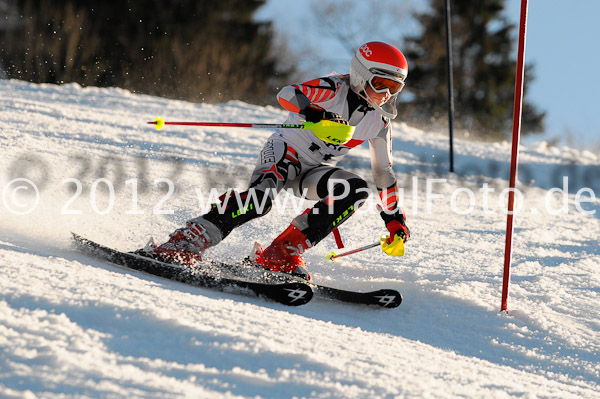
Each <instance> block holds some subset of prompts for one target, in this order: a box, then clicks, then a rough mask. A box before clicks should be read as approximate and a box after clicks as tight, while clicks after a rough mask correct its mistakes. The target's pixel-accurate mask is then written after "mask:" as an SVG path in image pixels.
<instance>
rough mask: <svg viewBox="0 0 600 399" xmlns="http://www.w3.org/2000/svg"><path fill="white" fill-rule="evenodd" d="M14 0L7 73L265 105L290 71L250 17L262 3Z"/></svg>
mask: <svg viewBox="0 0 600 399" xmlns="http://www.w3.org/2000/svg"><path fill="white" fill-rule="evenodd" d="M17 3H18V4H19V7H20V9H21V10H22V11H21V15H22V16H21V21H20V24H19V26H18V27H17V28H16V29H12V30H9V31H7V32H4V34H1V35H0V45H1V47H2V50H1V53H0V57H1V58H2V64H3V65H4V68H5V70H6V74H7V76H8V77H10V78H17V79H24V80H29V81H32V82H45V83H61V82H78V83H81V84H83V85H94V86H119V87H123V88H127V89H130V90H132V91H136V92H141V93H148V94H155V95H161V96H166V97H172V98H181V99H187V100H192V101H209V102H214V101H227V100H230V99H237V100H244V101H251V102H256V103H272V101H273V100H272V98H273V96H274V93H275V90H276V89H275V86H277V85H278V83H280V80H281V79H284V78H285V77H286V76H287V75H286V74H287V73H288V72H291V71H279V70H278V66H277V64H276V62H275V58H274V57H273V56H272V49H271V46H272V44H273V31H272V28H271V25H270V23H268V22H256V21H254V19H253V16H254V13H255V12H256V11H257V10H258V9H259V8H260V7H261V6H262V5H264V3H265V0H253V1H248V0H220V1H209V0H204V1H198V0H107V1H97V0H62V1H61V0H19V1H18V2H17ZM274 77H275V78H274Z"/></svg>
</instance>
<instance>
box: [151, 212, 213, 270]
mask: <svg viewBox="0 0 600 399" xmlns="http://www.w3.org/2000/svg"><path fill="white" fill-rule="evenodd" d="M211 246H212V243H211V241H210V239H209V237H208V234H207V232H206V229H205V228H204V227H202V226H201V225H200V224H197V223H193V222H192V223H188V225H187V226H186V227H183V228H180V229H177V230H175V231H174V232H173V233H171V235H170V238H169V241H167V242H165V243H164V244H162V245H157V244H156V241H154V240H152V241H151V242H149V243H148V245H146V247H145V248H144V249H142V250H140V253H142V252H145V255H147V256H150V257H151V258H154V259H156V260H159V261H161V262H165V263H178V264H181V265H188V266H192V265H194V264H195V263H196V262H200V261H202V257H201V256H200V253H202V252H204V251H205V250H206V249H208V248H209V247H211Z"/></svg>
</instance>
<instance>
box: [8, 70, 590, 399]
mask: <svg viewBox="0 0 600 399" xmlns="http://www.w3.org/2000/svg"><path fill="white" fill-rule="evenodd" d="M0 94H1V95H0V120H1V121H2V123H1V124H0V131H1V133H2V134H1V135H0V152H1V154H2V156H1V157H0V170H1V171H2V172H0V190H1V191H2V203H0V397H2V398H417V397H418V398H456V397H467V398H596V397H598V392H599V391H600V387H599V384H600V362H599V360H600V334H599V333H598V331H599V330H600V273H599V272H598V264H600V245H599V243H598V236H599V233H600V223H599V218H600V216H599V214H600V212H599V210H600V202H599V200H598V197H599V196H600V178H599V176H600V173H598V172H599V168H600V165H599V164H600V161H599V159H598V156H597V154H594V153H593V152H591V151H588V150H574V149H570V148H567V147H562V148H557V147H552V146H550V145H548V144H547V143H545V142H536V143H532V144H529V145H526V146H522V147H521V155H520V162H521V175H520V176H521V180H522V181H523V184H522V185H520V186H519V188H520V190H521V193H522V197H521V198H522V206H521V210H520V212H518V214H517V215H516V218H515V223H516V225H515V239H514V252H513V267H512V276H511V289H510V298H509V312H508V313H506V312H499V308H500V295H501V284H502V269H503V262H504V243H505V229H506V214H505V208H506V195H503V193H502V191H503V190H505V189H506V188H507V187H508V183H507V176H508V169H509V158H510V149H511V146H510V143H506V142H505V143H480V142H469V141H461V140H457V141H456V143H455V151H456V153H455V160H456V166H455V167H456V170H457V171H459V173H457V174H454V175H449V174H447V173H446V171H447V169H448V168H447V166H448V165H447V138H446V137H445V136H443V135H438V134H435V133H433V132H427V131H421V130H418V129H415V128H412V127H410V126H407V125H405V124H403V123H397V124H395V126H394V129H395V133H394V137H395V138H394V158H395V162H396V163H395V169H396V172H397V175H398V179H399V182H400V184H401V186H402V187H403V188H404V206H405V209H406V211H407V214H408V221H409V226H410V228H411V232H412V238H411V240H409V241H408V243H407V245H406V247H407V254H406V256H404V257H402V258H391V257H388V256H386V255H385V254H383V253H382V252H381V251H379V250H377V249H373V250H369V251H365V252H362V253H358V254H355V255H351V256H348V257H346V258H340V259H339V260H338V261H336V262H335V263H329V262H327V261H326V260H325V255H326V254H327V253H329V252H331V251H332V250H335V251H336V252H338V253H339V252H340V250H336V249H335V243H334V240H333V239H332V238H330V237H328V238H327V239H325V240H324V241H323V242H322V243H320V244H319V245H318V246H316V247H315V248H313V249H311V250H310V251H308V252H307V254H306V260H307V264H308V265H309V268H310V270H311V272H312V273H313V277H314V278H315V280H316V281H320V282H323V283H326V284H329V285H334V286H337V287H340V288H352V289H361V290H367V289H375V288H396V289H398V290H400V291H401V292H402V293H403V295H404V302H403V304H402V305H401V306H400V307H399V308H397V309H393V310H386V309H373V308H368V307H361V306H353V305H347V304H340V303H335V302H331V301H327V300H324V299H314V300H313V301H311V302H310V303H309V304H307V305H305V306H302V307H298V308H290V307H286V306H283V305H280V304H277V303H273V302H268V301H265V300H262V299H260V298H253V297H245V296H240V295H234V294H227V293H220V292H215V291H211V290H208V289H201V288H194V287H189V286H185V285H182V284H179V283H175V282H171V281H166V280H163V279H160V278H157V277H153V276H148V275H145V274H140V273H135V272H129V271H125V270H123V269H121V268H118V267H116V266H112V265H109V264H106V263H103V262H101V261H98V260H94V259H91V258H89V257H86V256H84V255H82V254H80V253H78V252H77V251H75V250H74V248H73V247H72V246H71V242H70V238H69V237H70V231H75V232H77V233H79V234H82V235H84V236H86V237H88V238H90V239H92V240H95V241H98V242H101V243H103V244H106V245H110V246H114V247H116V248H119V249H122V250H133V249H136V248H138V247H140V246H142V245H143V244H145V242H146V241H147V239H148V237H149V236H150V235H155V236H156V237H157V238H158V239H159V240H164V239H165V238H166V237H167V235H168V233H169V232H171V231H172V230H173V229H175V228H177V227H179V226H181V225H182V224H183V222H184V221H185V220H187V219H188V218H190V217H194V216H197V215H198V214H199V213H200V209H201V208H202V205H203V204H202V201H204V202H206V201H207V199H208V198H209V189H210V188H212V187H215V188H217V189H218V190H216V191H217V192H222V191H223V190H225V189H226V188H228V187H239V188H243V186H244V184H245V181H246V179H247V178H248V176H249V175H248V172H249V171H250V170H251V169H252V167H253V165H254V163H255V160H256V158H255V157H256V156H257V154H258V151H259V150H260V148H262V144H263V142H264V141H265V139H266V138H267V137H268V135H269V133H270V132H269V131H268V130H262V129H223V128H193V127H177V126H169V127H168V128H165V129H163V130H161V131H156V130H155V129H154V128H153V127H151V126H149V125H147V124H146V123H145V122H146V121H151V120H154V118H155V117H156V116H158V115H160V116H163V117H164V118H165V120H172V121H173V120H198V121H202V120H204V121H217V122H218V121H223V122H225V121H230V122H234V121H237V122H257V123H278V122H281V121H282V120H283V119H284V118H285V113H284V112H283V111H282V110H280V109H277V108H273V107H258V106H253V105H249V104H245V103H241V102H229V103H226V104H213V105H211V104H191V103H186V102H181V101H173V100H166V99H162V98H156V97H150V96H143V95H137V94H133V93H130V92H128V91H125V90H121V89H115V88H112V89H99V88H82V87H80V86H78V85H76V84H66V85H62V86H54V85H35V84H29V83H25V82H21V81H11V80H0ZM344 165H345V166H346V167H349V168H352V169H353V170H355V171H357V173H360V174H361V175H362V176H364V177H365V178H367V179H370V178H371V173H370V171H369V160H368V148H367V147H366V146H365V147H360V148H357V149H356V150H354V151H352V152H351V154H350V155H349V157H348V160H345V161H344ZM563 175H568V176H569V180H568V187H564V186H563ZM15 179H21V180H15ZM23 179H27V181H26V180H23ZM134 179H135V180H134ZM168 181H171V182H172V183H173V187H172V188H173V193H172V194H169V192H168V189H169V183H168ZM29 182H32V183H34V184H35V185H36V187H37V190H38V194H36V193H35V190H34V188H33V187H32V186H28V185H27V184H29ZM78 182H79V183H78ZM111 187H112V189H113V191H111V190H110V188H111ZM484 187H487V191H486V190H485V189H483V188H484ZM78 188H80V189H81V191H80V192H79V191H78ZM584 188H587V191H581V190H582V189H584ZM552 190H553V191H552ZM111 192H112V194H111ZM198 193H200V194H201V196H200V197H201V198H200V197H198ZM504 194H505V193H504ZM518 197H519V196H518ZM200 199H202V201H200ZM309 205H310V204H299V209H300V210H302V209H303V208H302V206H304V207H306V206H309ZM282 208H283V209H274V210H273V211H272V212H271V213H270V214H268V215H267V216H265V217H264V218H263V219H261V220H259V221H253V222H251V223H249V224H247V225H244V226H242V227H241V228H239V229H237V230H235V231H234V232H233V233H232V234H231V236H230V237H228V238H227V239H226V240H225V241H224V242H223V243H222V244H221V245H219V246H217V247H216V248H214V249H211V250H209V251H208V252H207V256H208V257H214V258H217V259H224V260H227V259H229V260H235V259H240V258H241V257H243V256H244V255H245V254H247V253H249V252H250V249H251V247H252V244H253V242H254V241H255V240H256V241H259V242H262V243H263V244H268V243H269V242H270V241H271V240H272V239H273V238H274V237H275V236H276V235H277V234H278V233H279V232H280V231H282V230H283V229H284V228H285V227H286V226H287V225H288V224H289V222H290V220H291V218H292V217H293V216H294V215H295V213H296V211H298V209H296V210H294V209H293V207H292V205H291V204H289V203H288V205H287V206H286V207H282ZM382 229H383V223H382V222H381V220H380V219H379V217H378V216H377V215H375V211H374V201H372V202H371V203H369V204H367V205H366V206H365V207H364V208H363V209H362V210H361V211H360V212H358V213H357V214H356V215H355V216H353V217H352V218H351V219H350V220H349V221H348V222H347V223H345V224H344V225H343V226H341V228H340V230H341V233H342V237H343V238H344V241H345V244H346V247H347V248H348V249H351V248H354V247H358V246H361V245H365V244H369V243H371V242H373V241H375V240H377V238H378V236H379V234H380V233H381V232H382V231H383V230H382Z"/></svg>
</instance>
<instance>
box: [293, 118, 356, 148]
mask: <svg viewBox="0 0 600 399" xmlns="http://www.w3.org/2000/svg"><path fill="white" fill-rule="evenodd" d="M303 125H304V127H303V129H307V130H312V132H313V133H314V134H315V136H317V137H318V138H320V139H321V140H323V141H326V142H328V143H332V144H346V143H347V142H348V141H350V139H351V138H352V135H353V134H354V126H349V125H346V124H343V123H338V122H335V121H331V120H328V119H323V120H320V121H319V122H316V123H315V122H304V123H303Z"/></svg>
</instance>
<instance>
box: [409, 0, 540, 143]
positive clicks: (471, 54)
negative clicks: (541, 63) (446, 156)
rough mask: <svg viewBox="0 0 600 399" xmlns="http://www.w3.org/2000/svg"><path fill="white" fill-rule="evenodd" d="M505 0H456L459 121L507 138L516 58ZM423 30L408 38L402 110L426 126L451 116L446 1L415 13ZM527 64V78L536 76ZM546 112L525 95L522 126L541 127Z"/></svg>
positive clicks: (527, 129) (454, 44)
mask: <svg viewBox="0 0 600 399" xmlns="http://www.w3.org/2000/svg"><path fill="white" fill-rule="evenodd" d="M503 10H504V0H477V1H472V0H454V1H452V22H451V23H452V35H453V42H452V48H453V55H454V71H453V78H454V94H455V98H454V101H455V112H456V114H455V116H456V118H455V121H456V127H457V128H458V129H464V130H467V131H470V132H472V133H475V134H477V135H479V136H481V137H484V138H487V139H499V138H507V137H509V136H510V134H511V131H512V119H513V107H514V90H515V72H516V60H514V59H513V57H514V52H513V49H514V46H513V41H514V40H515V38H513V37H511V33H512V32H513V31H514V28H515V26H514V25H511V24H509V23H508V22H507V20H506V18H505V17H504V16H503V15H502V11H503ZM416 18H417V20H418V21H419V22H420V24H421V26H422V29H423V30H422V33H421V35H420V36H414V37H409V38H407V39H406V45H405V48H404V50H405V54H406V55H407V58H408V59H409V62H410V66H411V68H410V70H409V76H408V81H407V89H408V91H409V92H410V93H409V95H408V96H406V97H405V98H407V101H406V102H405V103H404V104H403V105H401V107H400V110H401V112H403V113H404V115H405V117H406V119H407V120H408V121H409V122H411V123H417V124H419V123H421V124H422V125H423V126H425V125H431V123H432V122H435V121H437V122H438V123H446V121H447V98H448V94H447V93H448V92H447V77H446V76H447V61H446V28H445V27H446V25H445V18H446V17H445V3H444V1H442V0H430V11H428V12H424V13H419V14H417V15H416ZM531 72H532V71H531V67H528V68H527V71H526V77H527V78H526V81H527V80H529V81H530V80H531V79H532V76H531V75H532V73H531ZM544 116H545V113H543V112H539V111H538V110H536V108H535V107H534V106H533V105H532V104H530V103H528V102H527V101H526V100H525V101H524V105H523V116H522V131H523V134H530V133H535V132H541V131H543V128H544V127H543V121H544Z"/></svg>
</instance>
